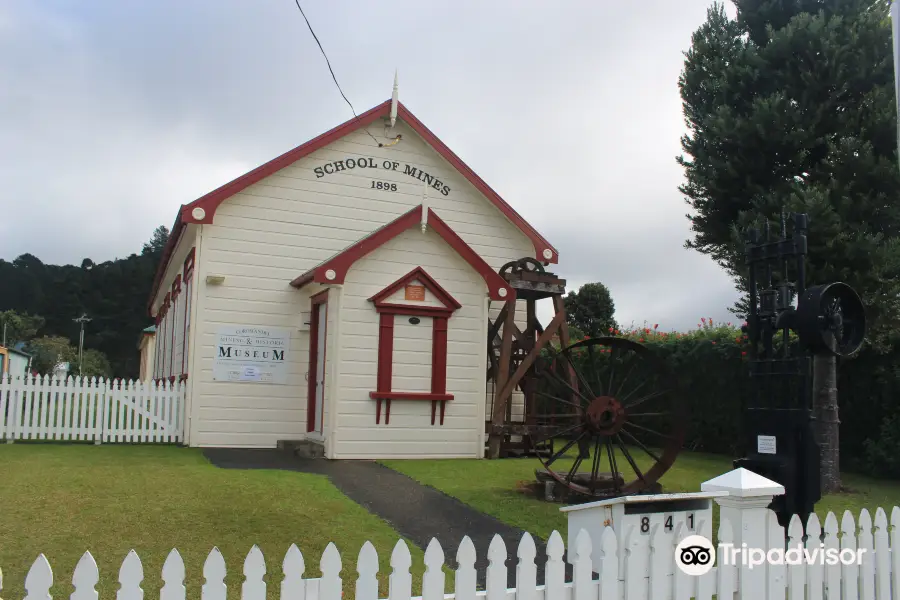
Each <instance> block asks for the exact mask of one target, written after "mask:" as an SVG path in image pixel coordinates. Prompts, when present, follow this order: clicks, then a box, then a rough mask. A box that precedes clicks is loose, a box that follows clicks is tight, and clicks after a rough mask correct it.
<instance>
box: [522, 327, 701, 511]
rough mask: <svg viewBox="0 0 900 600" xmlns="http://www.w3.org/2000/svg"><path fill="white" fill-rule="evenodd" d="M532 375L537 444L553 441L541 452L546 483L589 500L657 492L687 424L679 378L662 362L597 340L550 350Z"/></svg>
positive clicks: (626, 345) (619, 342) (633, 345)
mask: <svg viewBox="0 0 900 600" xmlns="http://www.w3.org/2000/svg"><path fill="white" fill-rule="evenodd" d="M536 375H537V382H536V394H537V401H538V403H539V406H538V410H537V425H538V427H537V429H538V430H539V431H540V432H541V433H540V435H538V436H537V439H536V441H537V442H542V441H547V440H552V442H553V443H552V444H551V448H552V450H551V451H550V452H548V453H541V454H539V458H540V461H541V463H543V465H544V467H545V468H546V470H547V473H546V474H547V475H548V476H549V477H550V478H552V479H554V480H556V481H557V482H558V483H559V484H561V485H563V486H565V487H566V488H568V489H569V490H570V491H572V492H575V493H576V494H580V495H583V496H588V497H594V498H605V497H614V496H624V495H631V494H637V493H640V492H642V491H645V490H646V491H651V490H653V489H654V487H655V484H656V483H657V482H658V480H659V478H660V477H662V475H663V474H664V473H665V472H666V471H667V470H668V469H669V468H670V467H671V466H672V464H673V463H674V462H675V458H676V456H677V455H678V452H679V451H680V450H681V446H682V443H683V441H684V437H685V430H686V426H687V410H686V407H685V406H684V405H683V404H682V403H680V402H679V400H678V397H677V394H676V393H675V392H676V377H675V376H674V374H673V373H672V372H671V370H670V369H669V368H668V367H667V365H666V364H665V363H664V362H663V361H662V360H661V359H660V358H659V357H657V356H656V355H655V354H654V353H653V352H652V351H651V350H649V349H648V348H647V347H645V346H643V345H641V344H639V343H637V342H633V341H630V340H627V339H624V338H617V337H602V338H594V339H588V340H584V341H581V342H577V343H575V344H572V345H571V346H568V347H567V348H563V349H562V350H558V351H557V350H553V349H550V348H548V349H547V352H545V355H544V357H543V358H542V359H541V361H540V364H539V365H538V366H537V368H536ZM573 376H574V377H573ZM573 383H574V385H573Z"/></svg>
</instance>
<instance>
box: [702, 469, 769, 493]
mask: <svg viewBox="0 0 900 600" xmlns="http://www.w3.org/2000/svg"><path fill="white" fill-rule="evenodd" d="M700 489H701V490H703V491H704V492H728V496H729V497H731V498H758V497H760V496H781V495H783V494H784V486H783V485H781V484H780V483H776V482H774V481H772V480H771V479H766V478H765V477H763V476H762V475H758V474H756V473H754V472H753V471H748V470H747V469H745V468H743V467H740V468H737V469H735V470H733V471H729V472H728V473H725V474H724V475H719V476H718V477H715V478H713V479H710V480H709V481H704V482H703V483H701V484H700Z"/></svg>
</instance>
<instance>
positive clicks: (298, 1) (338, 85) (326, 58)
mask: <svg viewBox="0 0 900 600" xmlns="http://www.w3.org/2000/svg"><path fill="white" fill-rule="evenodd" d="M294 2H295V3H296V4H297V8H298V9H300V14H301V15H303V20H304V21H306V26H307V27H309V32H310V33H311V34H312V36H313V39H314V40H316V44H318V45H319V50H321V51H322V56H324V57H325V64H327V65H328V71H329V72H330V73H331V78H332V79H334V85H336V86H337V89H338V91H339V92H340V93H341V97H343V98H344V102H346V103H347V105H348V106H349V107H350V110H351V111H352V112H353V116H354V117H355V118H356V120H357V121H359V115H357V114H356V109H355V108H353V105H352V104H351V103H350V101H349V100H348V99H347V96H345V95H344V90H342V89H341V84H339V83H338V80H337V77H335V76H334V69H332V68H331V61H329V60H328V55H327V54H325V48H323V47H322V42H320V41H319V37H318V36H317V35H316V32H315V31H313V28H312V25H310V24H309V19H307V18H306V13H304V12H303V8H302V7H301V6H300V0H294ZM363 130H364V131H365V132H366V133H368V134H369V137H370V138H372V139H373V140H375V143H376V144H378V146H379V147H381V146H383V144H382V143H381V142H379V141H378V140H377V139H376V138H375V136H374V135H372V134H371V133H370V132H369V130H368V129H366V128H365V127H363Z"/></svg>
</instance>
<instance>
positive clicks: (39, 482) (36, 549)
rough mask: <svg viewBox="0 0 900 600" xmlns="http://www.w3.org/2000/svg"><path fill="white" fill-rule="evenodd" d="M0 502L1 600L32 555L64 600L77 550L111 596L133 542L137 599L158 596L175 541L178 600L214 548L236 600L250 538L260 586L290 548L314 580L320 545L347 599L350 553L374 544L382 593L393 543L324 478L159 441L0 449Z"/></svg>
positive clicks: (385, 529)
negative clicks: (222, 461) (243, 464)
mask: <svg viewBox="0 0 900 600" xmlns="http://www.w3.org/2000/svg"><path fill="white" fill-rule="evenodd" d="M0 507H2V508H0V569H2V571H3V589H2V591H0V597H3V598H7V599H10V598H22V597H24V595H25V592H24V589H23V583H24V579H25V575H26V573H27V571H28V569H29V567H30V566H31V563H32V562H33V561H34V559H35V558H36V557H37V556H38V555H39V554H40V553H44V554H45V555H46V556H47V559H48V560H49V562H50V565H51V567H52V568H53V572H54V579H55V581H56V583H55V585H54V590H53V591H52V595H53V596H54V597H56V598H67V597H68V596H69V594H71V592H72V586H71V581H72V571H73V569H74V568H75V565H76V563H77V562H78V559H79V558H80V557H81V555H82V554H83V553H84V551H85V550H90V552H91V554H93V556H94V559H95V560H96V561H97V564H98V566H99V569H100V584H99V586H98V590H99V591H100V597H101V598H113V597H115V591H116V589H117V588H118V583H117V577H118V570H119V567H120V566H121V564H122V560H123V559H124V558H125V556H126V554H127V553H128V551H129V550H131V549H132V548H133V549H134V550H135V551H136V552H137V553H138V555H139V556H140V558H141V561H142V562H143V565H144V577H145V578H144V583H143V588H144V590H145V597H147V598H152V597H154V596H156V597H158V590H159V587H160V586H161V585H162V582H161V580H160V574H161V571H162V564H163V561H164V560H165V558H166V556H167V555H168V553H169V551H170V550H171V549H172V548H177V549H178V551H179V552H180V553H181V556H182V558H183V559H184V561H185V567H186V572H187V580H186V585H187V586H188V594H189V596H188V597H189V598H199V597H200V587H199V586H200V585H201V584H202V583H203V580H202V569H203V561H204V560H205V559H206V556H207V554H208V553H209V551H210V550H211V549H212V547H213V546H218V548H219V550H221V552H222V554H223V555H224V557H225V561H226V564H227V566H228V578H227V579H226V583H227V584H228V590H229V597H233V598H237V597H238V595H239V594H240V583H241V581H242V576H241V572H242V566H243V561H244V558H245V557H246V555H247V552H248V551H249V550H250V548H251V547H252V545H253V544H254V543H255V544H257V545H258V546H259V547H260V549H261V550H262V551H263V555H264V556H265V558H266V567H267V571H268V575H267V580H268V584H269V588H270V590H277V589H278V586H279V585H280V582H281V561H282V560H283V558H284V555H285V552H286V551H287V549H288V547H289V546H290V545H291V544H292V543H296V544H297V546H298V547H299V548H300V550H301V551H302V552H303V555H304V559H305V562H306V576H307V577H318V576H319V575H320V572H319V559H320V558H321V553H322V551H323V550H324V549H325V546H326V545H327V544H328V542H330V541H333V542H335V544H336V545H337V547H338V550H340V551H341V556H342V559H343V566H344V569H343V572H342V577H343V579H344V589H345V590H346V594H347V597H352V594H353V591H352V590H353V587H354V582H355V581H356V577H357V573H356V558H357V554H358V552H359V549H360V547H361V546H362V544H363V542H364V541H365V540H367V539H368V540H370V541H372V543H373V544H374V545H375V547H376V549H377V550H378V554H379V558H380V562H381V569H380V571H381V574H382V588H383V589H382V590H381V591H382V597H386V593H387V585H386V582H387V573H389V569H390V567H389V559H390V553H391V550H392V549H393V546H394V544H395V543H396V542H397V539H398V535H397V533H396V532H395V531H394V530H393V529H392V528H391V527H390V526H389V525H388V524H386V523H385V522H384V521H382V520H381V519H379V518H377V517H375V516H374V515H372V514H370V513H369V512H367V511H366V510H365V509H363V508H361V507H360V506H358V505H357V504H355V503H354V502H352V501H351V500H349V499H348V498H346V497H345V496H344V495H343V494H341V493H340V492H339V491H338V490H337V489H336V488H335V487H334V486H333V485H332V484H331V483H330V482H329V481H328V480H327V479H326V478H325V477H323V476H318V475H306V474H302V473H294V472H286V471H235V470H224V469H218V468H216V467H213V466H212V465H210V464H209V463H208V462H207V461H206V460H205V459H204V458H203V456H202V455H201V454H200V452H199V451H197V450H195V449H187V448H176V447H165V446H158V447H153V446H113V445H103V446H87V445H68V446H66V445H49V444H13V445H6V444H0ZM410 550H411V552H412V555H413V565H414V566H413V571H414V573H417V574H421V571H422V570H423V567H422V566H421V565H422V560H423V557H422V552H421V551H420V550H418V549H417V548H415V546H412V545H411V544H410ZM414 581H415V580H414ZM269 593H270V594H271V593H276V592H273V591H270V592H269Z"/></svg>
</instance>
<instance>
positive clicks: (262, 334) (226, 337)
mask: <svg viewBox="0 0 900 600" xmlns="http://www.w3.org/2000/svg"><path fill="white" fill-rule="evenodd" d="M290 342H291V331H290V329H281V328H278V327H255V326H252V325H237V326H229V327H219V328H218V330H217V331H216V356H215V359H214V361H213V380H214V381H236V382H256V383H275V384H281V385H284V384H286V383H287V369H288V360H289V355H290Z"/></svg>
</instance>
